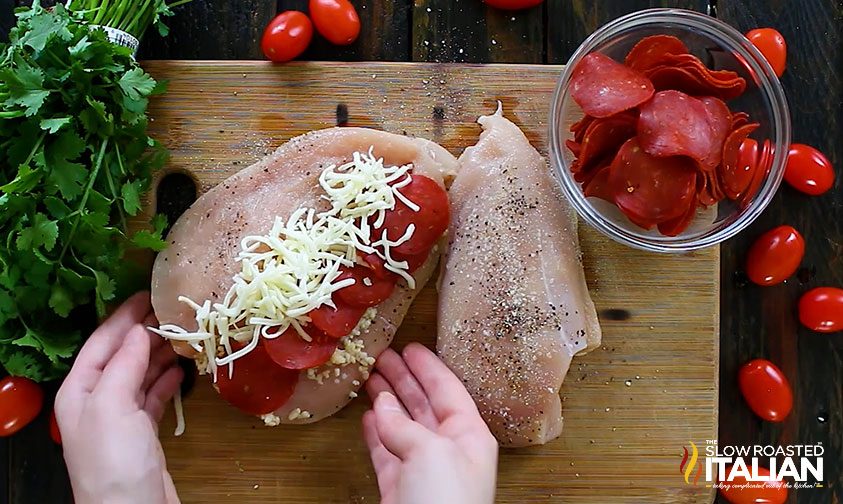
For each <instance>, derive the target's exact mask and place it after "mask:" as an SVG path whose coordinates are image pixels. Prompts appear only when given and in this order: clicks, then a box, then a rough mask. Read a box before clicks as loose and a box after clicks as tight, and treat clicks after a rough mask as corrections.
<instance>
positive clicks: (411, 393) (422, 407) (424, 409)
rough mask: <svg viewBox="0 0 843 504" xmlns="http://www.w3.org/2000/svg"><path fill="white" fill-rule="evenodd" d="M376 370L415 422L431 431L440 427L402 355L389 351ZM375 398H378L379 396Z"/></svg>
mask: <svg viewBox="0 0 843 504" xmlns="http://www.w3.org/2000/svg"><path fill="white" fill-rule="evenodd" d="M375 368H376V369H377V370H378V372H379V373H380V374H381V375H382V376H383V378H385V379H386V381H387V382H388V383H389V385H391V387H392V389H394V391H395V392H396V393H397V394H395V395H396V396H397V397H398V399H399V400H400V401H401V404H402V405H404V408H406V410H407V411H408V412H409V414H410V416H411V417H412V419H413V420H415V421H416V422H419V423H420V424H422V425H424V426H425V427H427V428H428V429H431V430H435V429H436V428H437V427H439V420H438V419H437V418H436V415H434V414H433V409H432V408H431V406H430V400H428V398H427V394H425V391H424V389H423V388H422V386H421V385H419V382H418V381H417V380H416V377H415V376H413V373H412V372H411V371H410V368H408V367H407V364H405V363H404V360H403V359H402V358H401V356H400V355H398V354H397V353H395V351H394V350H392V349H387V350H386V351H385V352H383V353H382V354H381V355H380V356H379V357H378V360H377V363H376V364H375ZM376 385H377V384H376ZM389 392H392V391H391V390H390V391H389ZM373 397H377V394H376V395H374V396H373Z"/></svg>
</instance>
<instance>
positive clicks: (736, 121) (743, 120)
mask: <svg viewBox="0 0 843 504" xmlns="http://www.w3.org/2000/svg"><path fill="white" fill-rule="evenodd" d="M745 124H749V114H747V113H746V112H735V113H734V114H732V126H731V127H730V128H729V131H735V130H736V129H738V128H740V127H741V126H743V125H745Z"/></svg>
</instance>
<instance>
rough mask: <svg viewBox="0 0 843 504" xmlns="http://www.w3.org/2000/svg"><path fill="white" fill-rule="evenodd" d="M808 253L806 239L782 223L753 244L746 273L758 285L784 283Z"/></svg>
mask: <svg viewBox="0 0 843 504" xmlns="http://www.w3.org/2000/svg"><path fill="white" fill-rule="evenodd" d="M804 255H805V240H804V239H803V238H802V235H801V234H799V231H797V230H795V229H794V228H792V227H791V226H779V227H777V228H773V229H771V230H769V231H767V232H766V233H764V234H763V235H761V236H759V237H758V239H757V240H755V243H753V244H752V246H751V247H750V248H749V254H748V256H747V260H746V274H747V276H749V279H750V280H752V281H753V282H755V283H756V284H758V285H763V286H770V285H776V284H778V283H782V282H784V281H785V280H787V279H788V278H789V277H790V276H791V275H793V274H794V273H796V270H797V269H798V268H799V265H800V264H801V263H802V257H803V256H804Z"/></svg>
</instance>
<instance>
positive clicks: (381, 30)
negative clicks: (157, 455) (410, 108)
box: [0, 0, 843, 504]
mask: <svg viewBox="0 0 843 504" xmlns="http://www.w3.org/2000/svg"><path fill="white" fill-rule="evenodd" d="M352 1H353V3H354V4H355V5H356V6H357V10H358V12H359V14H360V17H361V19H362V23H363V32H362V33H361V36H360V39H359V40H358V41H357V42H356V43H355V44H353V45H352V46H350V47H347V48H337V47H333V46H330V45H329V44H327V43H325V42H324V41H322V40H317V41H315V43H314V44H313V45H312V46H311V48H310V49H309V50H308V51H307V53H305V55H304V57H303V58H304V59H313V60H340V61H358V60H389V61H441V62H500V63H565V62H566V61H567V59H568V57H569V56H570V55H571V53H572V52H573V51H574V50H575V49H576V47H577V46H578V45H579V44H580V43H581V42H582V41H583V39H584V38H585V37H586V36H587V35H588V34H590V33H591V32H592V31H593V30H595V29H596V28H597V27H599V26H600V25H602V24H603V23H605V22H607V21H609V20H612V19H614V18H616V17H618V16H620V15H623V14H625V13H628V12H631V11H634V10H639V9H644V8H649V7H682V8H688V9H694V10H698V11H701V12H706V13H708V14H710V15H713V16H717V17H718V18H720V19H722V20H725V21H727V22H729V23H731V24H733V25H734V26H736V27H737V28H738V29H739V30H741V31H746V30H748V29H751V28H754V27H759V26H772V27H775V28H777V29H778V30H780V31H781V32H782V33H783V34H784V36H785V38H786V39H787V42H788V45H789V47H788V52H789V54H788V70H787V72H786V73H785V75H784V77H783V78H782V83H783V84H784V87H785V90H786V92H787V97H788V100H789V101H790V110H791V115H792V120H793V131H794V134H793V140H794V142H802V143H808V144H811V145H813V146H815V147H817V148H819V149H820V150H822V151H823V152H825V153H826V154H827V155H828V156H829V158H830V159H831V161H832V163H833V164H834V165H835V166H837V167H838V171H840V173H843V171H841V170H843V0H708V1H705V0H699V1H698V0H683V1H655V0H651V1H645V0H547V1H546V2H545V3H544V5H542V6H540V7H537V8H533V9H530V10H527V11H523V12H518V13H505V12H499V11H494V10H491V9H487V8H486V7H485V6H484V5H482V4H481V1H480V0H352ZM15 3H18V4H27V3H29V2H28V1H26V0H23V1H22V0H18V1H17V2H16V1H15V0H0V36H1V37H5V36H6V33H7V30H8V28H9V27H10V26H11V24H12V22H13V18H12V9H13V7H14V5H15ZM306 5H307V1H306V0H279V1H278V4H277V5H276V4H275V2H274V1H268V0H237V1H231V0H194V2H193V3H192V4H190V5H188V6H186V7H184V8H181V9H179V12H178V16H177V18H175V19H173V20H171V21H170V23H169V24H170V25H171V28H172V32H171V35H170V37H169V38H167V39H166V40H159V39H154V37H150V39H151V40H148V41H146V43H145V45H144V47H143V48H142V53H141V57H142V58H146V59H259V58H262V55H261V52H260V48H259V44H258V40H259V38H260V34H261V32H262V30H263V27H264V26H265V25H266V23H267V22H268V21H269V20H270V19H271V18H272V17H273V16H274V15H275V14H276V12H280V11H282V10H288V9H299V10H305V9H306ZM841 178H843V176H841V177H838V180H837V184H836V186H835V188H834V189H833V190H832V191H830V192H829V193H828V194H826V195H824V196H822V197H818V198H812V197H807V196H804V195H801V194H799V193H797V192H796V191H794V190H792V189H790V188H789V187H784V186H783V187H782V189H781V190H780V191H779V194H778V195H777V196H776V198H775V200H774V201H773V203H772V204H771V205H770V208H769V209H768V210H767V211H766V212H765V213H764V215H762V216H761V218H759V219H758V221H757V222H756V223H755V224H754V225H753V226H752V227H751V228H750V229H749V230H748V231H746V232H745V233H743V234H741V235H740V236H738V237H737V238H735V239H733V240H731V241H729V242H728V243H726V244H724V245H723V247H722V249H721V250H722V271H721V280H722V291H721V313H722V319H721V354H720V369H721V372H720V436H719V441H720V444H721V445H724V444H755V443H762V444H780V443H783V444H790V443H805V444H816V443H822V444H823V445H824V446H825V449H826V455H825V476H826V480H827V482H828V485H827V487H826V488H825V489H811V490H800V491H791V493H790V500H789V502H790V503H796V502H799V503H804V504H807V503H823V504H825V503H838V502H841V501H843V476H841V475H843V335H841V334H839V333H838V334H834V335H830V336H828V335H819V334H813V333H811V332H809V331H807V330H805V329H803V328H802V327H800V325H799V324H798V322H797V320H796V317H795V311H794V307H795V302H796V300H797V299H798V297H799V295H800V294H801V293H802V292H805V291H806V290H808V289H810V288H812V287H815V286H820V285H836V286H843V182H841V181H840V179H841ZM783 223H787V224H791V225H794V226H795V227H797V228H798V229H799V230H800V231H801V232H802V233H803V235H804V236H805V238H806V241H807V252H806V255H805V260H804V263H803V266H804V267H803V268H802V270H801V271H800V272H799V275H798V278H796V279H793V280H790V281H789V282H787V284H785V285H780V286H777V287H774V288H759V287H757V286H754V285H751V284H748V282H747V281H746V279H745V275H744V274H743V272H742V269H743V260H744V255H745V252H746V250H747V247H748V246H749V244H750V243H751V242H752V240H753V239H754V238H755V237H756V236H758V235H759V234H760V233H762V232H763V231H765V230H767V229H769V228H771V227H773V226H776V225H779V224H783ZM755 357H766V358H769V359H771V360H772V361H774V362H776V363H777V364H778V365H779V366H780V367H781V369H782V370H783V371H784V372H785V374H786V375H787V376H788V377H789V378H790V380H791V384H792V385H793V388H794V396H795V401H796V404H795V409H794V413H793V414H792V415H791V416H790V418H788V419H787V421H786V422H784V423H783V424H781V425H774V424H770V423H765V422H762V421H760V420H758V419H757V418H756V417H755V416H754V415H753V414H752V413H750V411H749V410H748V409H747V408H746V407H745V405H744V404H743V402H742V399H741V397H740V393H739V392H738V390H737V387H736V374H737V370H738V368H739V366H740V365H741V364H742V363H743V362H745V361H747V360H749V359H751V358H755ZM46 425H47V419H46V414H45V415H42V418H40V419H39V420H38V421H37V422H35V423H34V424H33V425H31V426H29V427H27V428H26V429H25V430H24V431H23V432H21V433H19V434H18V435H17V436H15V437H14V438H12V439H10V440H7V441H4V442H2V443H0V486H1V487H2V490H0V491H2V492H3V494H2V495H3V497H1V498H0V502H9V503H14V504H35V503H38V504H40V503H50V504H52V503H63V502H70V501H71V498H70V493H69V485H68V482H67V476H66V473H65V471H64V468H63V464H62V461H61V451H60V449H59V448H58V447H56V446H54V445H53V444H52V442H51V441H50V439H49V436H48V435H47V434H46V432H47V427H46ZM127 456H130V454H127ZM718 502H719V501H718ZM653 504H657V503H653Z"/></svg>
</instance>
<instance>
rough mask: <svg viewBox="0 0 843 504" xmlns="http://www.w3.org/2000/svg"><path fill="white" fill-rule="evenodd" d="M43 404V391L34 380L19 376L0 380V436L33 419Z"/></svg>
mask: <svg viewBox="0 0 843 504" xmlns="http://www.w3.org/2000/svg"><path fill="white" fill-rule="evenodd" d="M43 405H44V392H43V391H42V390H41V386H39V385H38V384H37V383H35V382H34V381H32V380H30V379H28V378H22V377H19V376H7V377H5V378H3V379H2V380H0V436H3V437H5V436H11V435H12V434H14V433H16V432H18V431H19V430H21V429H23V428H24V427H26V426H27V425H28V424H29V422H31V421H33V420H34V419H35V417H37V416H38V413H40V412H41V407H42V406H43Z"/></svg>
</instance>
